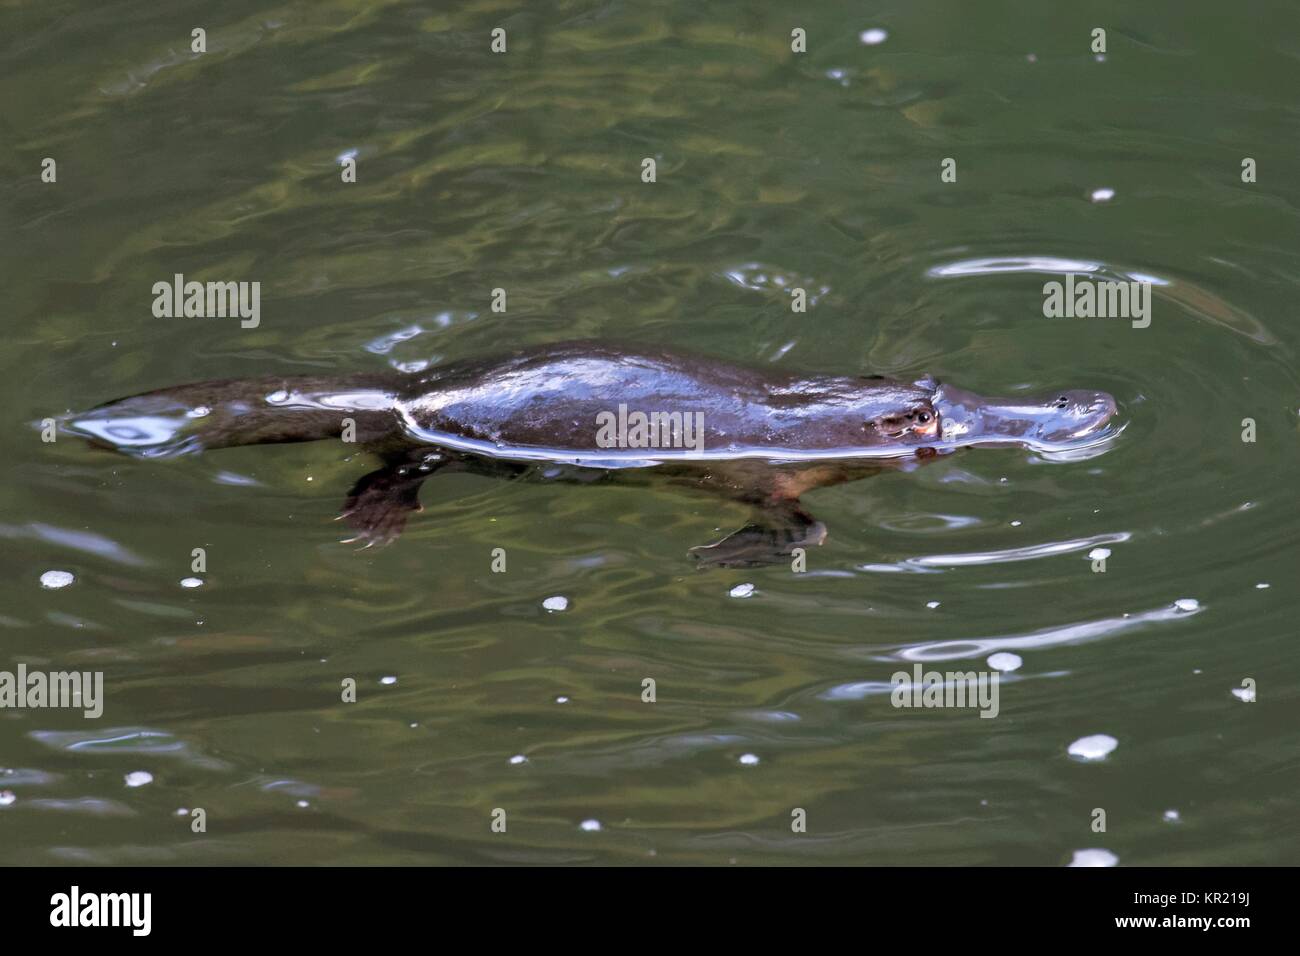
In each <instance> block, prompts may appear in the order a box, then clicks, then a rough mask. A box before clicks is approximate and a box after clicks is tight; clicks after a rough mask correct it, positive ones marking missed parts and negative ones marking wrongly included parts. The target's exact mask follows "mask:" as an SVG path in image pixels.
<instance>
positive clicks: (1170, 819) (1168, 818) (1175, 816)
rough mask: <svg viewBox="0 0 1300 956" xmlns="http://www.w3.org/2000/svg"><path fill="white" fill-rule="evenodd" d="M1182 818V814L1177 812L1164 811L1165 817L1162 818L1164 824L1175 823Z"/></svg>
mask: <svg viewBox="0 0 1300 956" xmlns="http://www.w3.org/2000/svg"><path fill="white" fill-rule="evenodd" d="M1182 818H1183V817H1182V814H1180V813H1179V812H1178V811H1177V810H1166V811H1165V816H1164V820H1165V823H1177V822H1178V821H1179V820H1181V819H1182Z"/></svg>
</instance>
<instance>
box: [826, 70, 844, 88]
mask: <svg viewBox="0 0 1300 956" xmlns="http://www.w3.org/2000/svg"><path fill="white" fill-rule="evenodd" d="M826 78H827V79H830V80H835V81H836V82H838V83H839V84H840V86H848V85H849V77H848V74H847V73H846V72H845V71H844V70H840V69H833V70H827V71H826Z"/></svg>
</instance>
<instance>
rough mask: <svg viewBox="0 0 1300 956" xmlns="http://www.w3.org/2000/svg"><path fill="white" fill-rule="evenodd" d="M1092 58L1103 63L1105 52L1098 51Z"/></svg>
mask: <svg viewBox="0 0 1300 956" xmlns="http://www.w3.org/2000/svg"><path fill="white" fill-rule="evenodd" d="M1093 59H1094V60H1096V61H1097V62H1098V63H1105V62H1106V54H1105V53H1098V54H1097V55H1096V56H1094V57H1093Z"/></svg>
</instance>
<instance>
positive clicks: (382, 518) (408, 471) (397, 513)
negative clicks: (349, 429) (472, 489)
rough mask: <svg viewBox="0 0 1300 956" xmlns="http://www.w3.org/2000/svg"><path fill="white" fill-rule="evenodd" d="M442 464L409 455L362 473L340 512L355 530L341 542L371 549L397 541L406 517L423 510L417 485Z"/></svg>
mask: <svg viewBox="0 0 1300 956" xmlns="http://www.w3.org/2000/svg"><path fill="white" fill-rule="evenodd" d="M443 464H444V462H442V461H441V460H439V459H438V458H436V457H432V458H430V459H429V460H427V461H421V460H420V459H419V458H417V457H416V456H414V455H412V456H409V457H403V458H399V459H397V460H393V461H390V462H389V464H388V465H387V466H386V467H384V468H380V469H378V470H377V471H372V472H370V473H368V474H365V475H362V476H361V477H360V478H359V479H358V480H357V483H356V484H355V485H353V486H352V490H351V491H350V492H348V497H347V500H346V501H344V502H343V510H342V512H341V513H340V514H339V518H340V519H342V520H343V521H345V522H347V524H348V526H349V527H350V528H352V529H354V530H355V531H356V535H354V536H353V537H351V538H347V539H345V542H344V543H349V542H359V543H360V544H361V546H362V547H363V548H370V547H374V546H375V545H380V546H383V545H386V544H390V543H392V542H393V541H395V540H397V538H398V536H400V535H401V533H402V530H403V529H404V528H405V527H406V519H407V518H409V517H410V516H411V514H412V513H413V512H416V511H423V510H424V509H423V508H422V507H421V506H420V485H421V484H422V483H423V482H424V480H425V479H426V478H428V477H429V475H430V474H431V473H432V472H433V471H434V470H435V469H436V468H437V467H438V466H440V465H443Z"/></svg>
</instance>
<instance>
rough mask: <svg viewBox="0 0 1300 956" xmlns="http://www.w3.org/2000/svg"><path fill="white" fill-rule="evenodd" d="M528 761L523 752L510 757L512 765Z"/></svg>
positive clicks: (515, 765)
mask: <svg viewBox="0 0 1300 956" xmlns="http://www.w3.org/2000/svg"><path fill="white" fill-rule="evenodd" d="M525 763H528V758H527V757H525V756H524V755H523V754H515V755H514V756H513V757H511V758H510V766H512V767H518V766H519V765H520V764H525Z"/></svg>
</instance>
